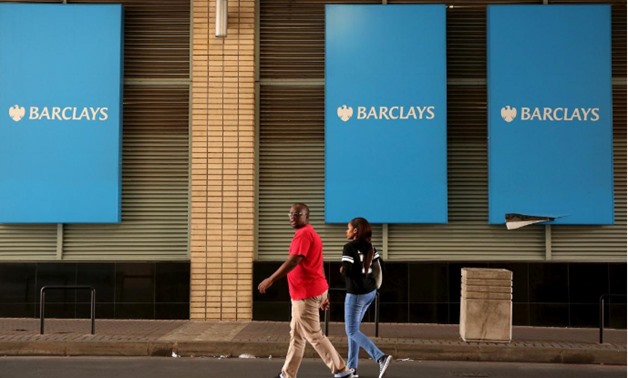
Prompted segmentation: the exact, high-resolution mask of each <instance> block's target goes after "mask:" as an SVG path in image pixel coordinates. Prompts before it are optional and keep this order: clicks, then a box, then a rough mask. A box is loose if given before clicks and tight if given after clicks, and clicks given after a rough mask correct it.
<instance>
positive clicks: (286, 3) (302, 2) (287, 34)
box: [259, 0, 381, 80]
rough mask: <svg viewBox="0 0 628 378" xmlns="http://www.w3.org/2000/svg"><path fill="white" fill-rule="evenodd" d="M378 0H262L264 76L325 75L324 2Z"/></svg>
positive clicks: (261, 67)
mask: <svg viewBox="0 0 628 378" xmlns="http://www.w3.org/2000/svg"><path fill="white" fill-rule="evenodd" d="M326 3H327V4H333V3H339V4H367V3H368V4H380V3H381V2H377V1H372V2H369V1H329V2H326V1H324V0H263V1H260V12H259V18H260V21H259V25H260V27H259V45H260V53H259V65H260V78H261V79H262V80H263V79H273V78H281V79H305V78H310V79H311V78H324V77H325V4H326Z"/></svg>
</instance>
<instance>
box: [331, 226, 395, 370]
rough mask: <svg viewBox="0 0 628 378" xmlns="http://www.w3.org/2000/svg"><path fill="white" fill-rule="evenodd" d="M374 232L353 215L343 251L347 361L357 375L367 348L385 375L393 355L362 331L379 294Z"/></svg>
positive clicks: (377, 258)
mask: <svg viewBox="0 0 628 378" xmlns="http://www.w3.org/2000/svg"><path fill="white" fill-rule="evenodd" d="M372 234H373V232H372V230H371V225H370V224H369V222H368V221H367V220H366V219H364V218H360V217H358V218H354V219H352V220H351V221H350V222H349V223H348V224H347V239H349V240H350V242H348V243H347V244H345V246H344V248H343V251H342V267H341V272H342V275H343V276H344V278H345V287H346V290H347V295H346V297H345V332H346V333H347V337H348V341H349V357H348V361H347V364H348V366H349V367H350V368H353V369H355V371H354V375H353V376H354V377H357V376H358V374H357V369H358V355H359V352H360V348H362V349H364V350H365V351H366V352H367V353H368V354H369V355H370V356H371V358H372V359H373V360H374V361H377V363H378V364H379V378H382V377H384V374H385V373H386V370H387V369H388V365H390V361H391V360H392V356H391V355H388V354H385V353H384V352H382V351H381V350H380V349H379V348H378V347H377V346H376V345H375V343H373V341H371V339H369V337H368V336H366V335H365V334H364V333H362V331H360V324H361V323H362V318H364V314H365V313H366V311H367V310H368V308H369V306H370V305H371V303H373V300H375V296H376V295H377V284H376V282H375V277H373V270H372V265H373V263H379V261H378V260H380V256H379V254H378V253H377V251H376V250H375V248H374V247H373V244H371V236H372Z"/></svg>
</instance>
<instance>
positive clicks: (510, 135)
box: [487, 5, 614, 224]
mask: <svg viewBox="0 0 628 378" xmlns="http://www.w3.org/2000/svg"><path fill="white" fill-rule="evenodd" d="M487 12H488V14H487V20H488V21H487V26H488V44H487V45H488V122H489V130H488V135H489V223H491V224H503V223H504V221H505V218H506V216H507V215H508V214H520V215H522V216H523V217H527V216H533V217H539V219H546V220H548V221H549V222H548V223H553V224H612V223H613V222H614V216H613V213H614V206H613V126H612V124H613V115H612V83H611V78H612V77H611V6H610V5H494V6H489V7H488V11H487Z"/></svg>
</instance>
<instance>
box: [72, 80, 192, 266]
mask: <svg viewBox="0 0 628 378" xmlns="http://www.w3.org/2000/svg"><path fill="white" fill-rule="evenodd" d="M187 99H188V89H187V87H184V88H176V87H160V86H152V87H150V88H147V87H145V86H127V88H125V109H124V115H125V118H124V126H123V128H124V137H123V148H122V155H123V156H122V174H123V177H122V223H121V224H114V225H86V224H81V225H79V224H69V225H65V226H64V239H63V259H64V260H107V259H111V260H186V259H188V253H187V240H188V132H187V130H188V126H187V125H188V110H187V108H188V104H187Z"/></svg>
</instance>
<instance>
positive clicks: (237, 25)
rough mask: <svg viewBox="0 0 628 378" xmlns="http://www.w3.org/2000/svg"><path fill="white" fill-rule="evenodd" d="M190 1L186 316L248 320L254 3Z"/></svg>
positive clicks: (252, 192)
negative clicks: (218, 30) (220, 21)
mask: <svg viewBox="0 0 628 378" xmlns="http://www.w3.org/2000/svg"><path fill="white" fill-rule="evenodd" d="M228 7H229V11H228V13H229V16H228V31H227V32H228V35H227V37H226V38H216V37H215V36H214V33H215V19H216V17H215V10H216V3H215V0H194V1H193V4H192V38H193V39H192V93H191V104H192V110H191V131H192V132H191V135H192V137H191V151H192V152H191V154H192V155H191V165H192V166H191V188H190V195H191V199H190V201H191V205H190V206H191V209H190V260H191V283H190V318H191V319H192V320H237V319H244V320H248V319H251V318H252V303H253V299H252V291H251V290H252V285H253V283H252V279H253V255H254V254H253V248H254V234H255V227H254V211H255V201H254V199H255V187H254V184H255V164H254V156H255V136H254V106H255V82H254V61H255V60H254V51H255V38H254V36H255V34H254V33H255V29H254V28H255V3H254V1H253V0H250V1H243V0H240V1H237V0H229V5H228Z"/></svg>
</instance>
